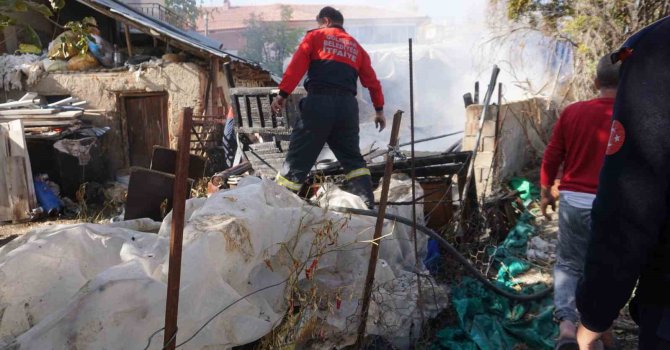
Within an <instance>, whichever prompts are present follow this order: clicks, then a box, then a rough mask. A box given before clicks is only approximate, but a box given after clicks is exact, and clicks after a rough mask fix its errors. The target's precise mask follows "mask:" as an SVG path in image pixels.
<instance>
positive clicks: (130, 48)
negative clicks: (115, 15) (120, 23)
mask: <svg viewBox="0 0 670 350" xmlns="http://www.w3.org/2000/svg"><path fill="white" fill-rule="evenodd" d="M124 29H125V32H126V48H127V49H128V57H133V44H132V40H130V26H129V25H128V24H124Z"/></svg>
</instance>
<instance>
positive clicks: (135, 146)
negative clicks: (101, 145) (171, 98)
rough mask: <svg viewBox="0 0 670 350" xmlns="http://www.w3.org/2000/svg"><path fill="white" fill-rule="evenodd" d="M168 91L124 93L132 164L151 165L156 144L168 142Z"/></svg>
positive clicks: (129, 155) (165, 145) (129, 158)
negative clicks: (128, 94) (125, 94)
mask: <svg viewBox="0 0 670 350" xmlns="http://www.w3.org/2000/svg"><path fill="white" fill-rule="evenodd" d="M167 102H168V97H167V94H165V93H159V94H148V95H132V96H124V97H123V110H124V114H125V121H126V122H125V125H126V135H128V140H127V142H128V143H127V144H128V160H129V162H130V164H129V165H130V166H141V167H145V168H148V167H149V165H150V164H151V154H152V152H153V147H154V145H159V146H164V147H168V146H169V139H168V118H167V109H168V108H167Z"/></svg>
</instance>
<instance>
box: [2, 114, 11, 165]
mask: <svg viewBox="0 0 670 350" xmlns="http://www.w3.org/2000/svg"><path fill="white" fill-rule="evenodd" d="M8 156H9V125H7V124H6V123H4V124H0V158H3V157H8ZM0 164H2V163H0Z"/></svg>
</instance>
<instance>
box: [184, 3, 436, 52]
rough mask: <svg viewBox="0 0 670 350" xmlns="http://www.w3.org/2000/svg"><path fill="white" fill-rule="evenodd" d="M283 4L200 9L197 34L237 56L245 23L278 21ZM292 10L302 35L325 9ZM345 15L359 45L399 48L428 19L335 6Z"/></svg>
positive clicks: (300, 7)
mask: <svg viewBox="0 0 670 350" xmlns="http://www.w3.org/2000/svg"><path fill="white" fill-rule="evenodd" d="M282 6H284V5H282V4H272V5H259V6H234V5H232V4H231V2H230V0H225V1H224V5H223V6H209V7H203V8H202V11H201V12H202V13H201V16H200V18H198V21H197V23H196V30H197V31H198V32H200V33H201V34H205V35H206V36H208V37H209V38H212V39H214V40H218V41H220V42H221V43H222V44H223V48H224V49H225V50H226V51H228V52H231V53H237V52H238V51H240V50H242V49H243V48H244V47H245V45H246V39H245V37H244V32H245V30H246V27H247V21H248V20H249V18H250V17H251V16H252V14H255V15H256V16H259V17H261V18H262V19H263V20H265V21H279V20H280V16H281V12H282V11H281V7H282ZM289 6H291V8H292V10H293V16H292V20H291V21H290V23H289V25H290V27H291V28H299V29H303V30H305V31H307V30H310V29H314V28H315V27H316V14H317V13H318V12H319V10H321V8H323V7H324V6H326V4H322V5H299V4H289ZM337 8H338V9H339V10H340V11H342V14H343V15H344V27H345V28H346V30H347V31H348V32H349V33H351V34H352V35H353V36H354V37H355V38H356V39H357V40H358V41H359V42H360V43H361V44H363V45H372V44H398V43H406V42H407V38H410V37H414V38H416V37H417V35H419V33H420V31H421V27H422V26H424V25H426V24H428V23H429V22H430V19H429V18H428V17H425V16H420V15H418V14H417V13H416V12H406V11H399V10H393V9H385V8H376V7H370V6H353V5H343V6H337Z"/></svg>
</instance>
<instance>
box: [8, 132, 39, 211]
mask: <svg viewBox="0 0 670 350" xmlns="http://www.w3.org/2000/svg"><path fill="white" fill-rule="evenodd" d="M7 125H9V139H10V140H11V142H10V143H9V155H10V156H17V157H23V161H24V169H25V181H26V184H27V187H28V204H29V206H30V208H37V199H36V197H35V185H34V184H33V171H32V168H31V166H30V155H29V154H28V146H27V145H26V139H25V134H24V131H23V122H22V121H21V120H15V121H12V122H9V123H7Z"/></svg>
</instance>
